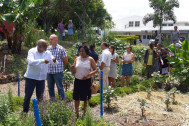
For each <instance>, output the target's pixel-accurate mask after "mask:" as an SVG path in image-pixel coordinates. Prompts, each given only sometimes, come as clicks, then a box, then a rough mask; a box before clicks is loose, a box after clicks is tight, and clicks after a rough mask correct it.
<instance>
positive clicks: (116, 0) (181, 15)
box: [103, 0, 189, 22]
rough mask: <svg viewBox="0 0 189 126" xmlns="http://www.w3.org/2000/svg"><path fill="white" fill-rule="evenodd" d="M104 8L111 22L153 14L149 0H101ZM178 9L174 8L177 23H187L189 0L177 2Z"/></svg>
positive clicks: (188, 19)
mask: <svg viewBox="0 0 189 126" xmlns="http://www.w3.org/2000/svg"><path fill="white" fill-rule="evenodd" d="M103 1H104V4H105V8H106V9H107V11H108V13H109V14H110V15H111V16H112V18H113V21H115V20H118V19H122V18H125V17H128V16H136V15H137V16H144V15H146V14H147V13H153V9H152V8H150V7H149V0H103ZM179 3H180V7H179V8H174V12H175V15H176V17H177V21H188V22H189V0H179Z"/></svg>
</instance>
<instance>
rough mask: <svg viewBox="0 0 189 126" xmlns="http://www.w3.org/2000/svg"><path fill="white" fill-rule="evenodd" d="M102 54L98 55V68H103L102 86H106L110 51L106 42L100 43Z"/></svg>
mask: <svg viewBox="0 0 189 126" xmlns="http://www.w3.org/2000/svg"><path fill="white" fill-rule="evenodd" d="M101 49H102V54H101V55H100V60H99V68H100V70H103V88H106V87H107V86H108V84H109V83H108V74H109V71H110V63H111V53H110V51H109V48H108V44H107V43H106V42H103V43H102V44H101Z"/></svg>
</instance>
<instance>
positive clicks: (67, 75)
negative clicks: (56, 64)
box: [63, 69, 74, 91]
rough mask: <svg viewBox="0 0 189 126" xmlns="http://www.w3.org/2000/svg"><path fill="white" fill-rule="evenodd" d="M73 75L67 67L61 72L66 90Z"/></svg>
mask: <svg viewBox="0 0 189 126" xmlns="http://www.w3.org/2000/svg"><path fill="white" fill-rule="evenodd" d="M73 80H74V76H73V75H72V73H71V72H70V71H68V70H67V69H66V70H64V72H63V84H64V88H65V89H66V91H68V89H69V87H70V84H71V83H73Z"/></svg>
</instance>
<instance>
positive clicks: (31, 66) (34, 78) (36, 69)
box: [23, 39, 58, 113]
mask: <svg viewBox="0 0 189 126" xmlns="http://www.w3.org/2000/svg"><path fill="white" fill-rule="evenodd" d="M27 60H28V66H27V70H26V73H25V74H24V77H25V80H26V81H25V97H24V104H23V112H25V113H27V112H28V111H29V104H30V99H31V96H32V94H33V91H34V89H35V87H36V97H37V99H38V100H39V101H40V100H42V99H43V93H44V89H45V80H46V77H47V70H48V64H53V65H56V64H58V62H57V61H56V58H55V57H53V55H52V54H51V52H50V51H47V42H46V41H45V40H43V39H40V40H39V41H38V43H37V47H34V48H32V49H30V50H29V51H28V56H27Z"/></svg>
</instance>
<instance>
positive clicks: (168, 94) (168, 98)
mask: <svg viewBox="0 0 189 126" xmlns="http://www.w3.org/2000/svg"><path fill="white" fill-rule="evenodd" d="M170 103H171V102H170V93H169V92H168V93H167V96H166V100H165V105H166V109H165V110H166V111H168V112H169V111H171V110H172V109H171V108H169V104H170Z"/></svg>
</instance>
